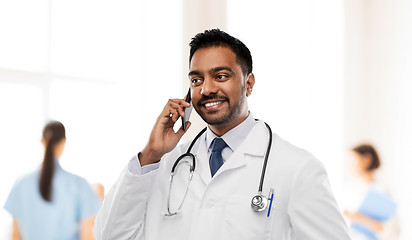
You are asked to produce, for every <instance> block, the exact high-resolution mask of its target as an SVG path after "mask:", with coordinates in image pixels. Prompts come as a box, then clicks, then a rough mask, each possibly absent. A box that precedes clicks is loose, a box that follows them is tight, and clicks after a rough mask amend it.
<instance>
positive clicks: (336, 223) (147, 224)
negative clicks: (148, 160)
mask: <svg viewBox="0 0 412 240" xmlns="http://www.w3.org/2000/svg"><path fill="white" fill-rule="evenodd" d="M201 139H202V137H201V138H200V139H199V140H198V141H197V142H196V144H195V145H194V147H193V149H192V153H194V154H195V155H196V170H195V174H194V176H193V179H192V181H191V182H190V186H189V191H188V193H187V196H186V199H185V201H184V203H183V206H182V209H181V213H180V214H178V215H175V216H172V217H168V216H165V215H164V214H165V213H166V212H167V198H168V190H169V178H170V171H171V169H172V166H173V164H174V162H175V160H176V159H177V158H178V157H179V156H180V155H181V154H183V153H185V152H186V150H187V148H188V146H189V143H187V144H182V145H180V146H178V147H176V148H175V149H174V150H173V151H171V152H170V153H168V154H166V155H165V156H164V157H163V158H162V160H161V163H160V166H159V169H157V170H154V171H151V172H149V173H147V174H143V175H133V174H131V173H130V171H129V170H128V167H126V168H125V169H124V171H123V172H122V173H121V175H120V177H119V179H118V180H117V182H116V183H115V185H114V186H113V187H112V189H111V190H110V192H109V193H108V195H107V196H106V199H105V201H104V203H103V206H102V208H101V209H100V211H99V213H98V215H97V218H96V222H95V235H96V238H97V239H116V240H117V239H146V240H152V239H162V240H163V239H179V240H181V239H196V240H199V239H200V240H201V239H208V240H210V239H224V240H227V239H248V240H250V239H276V240H282V239H284V240H289V239H299V240H311V239H313V240H343V239H350V237H349V233H348V229H347V226H346V224H345V222H344V219H343V217H342V215H341V214H340V212H339V210H338V207H337V204H336V201H335V199H334V197H333V195H332V192H331V189H330V185H329V180H328V177H327V174H326V172H325V169H324V167H323V166H322V164H321V163H320V162H319V161H318V160H316V159H315V158H314V157H313V156H312V155H311V154H309V153H308V152H306V151H305V150H302V149H299V148H297V147H295V146H293V145H291V144H289V143H288V142H286V141H284V140H283V139H281V138H280V137H279V136H277V135H276V134H273V142H272V148H271V152H270V156H269V161H268V165H267V169H266V175H265V180H264V185H263V194H264V195H265V196H268V194H269V190H270V188H273V189H274V202H273V205H272V209H271V214H270V216H269V217H267V210H266V211H263V212H255V211H253V210H252V208H251V205H250V204H251V199H252V197H253V196H254V195H256V194H257V191H258V187H259V181H260V175H261V170H262V166H263V161H264V154H265V152H266V147H267V142H268V139H269V133H268V130H267V129H266V127H265V125H264V123H263V122H261V121H259V122H258V123H257V124H256V125H255V126H254V127H253V129H252V130H251V132H250V133H249V135H248V136H247V138H246V139H245V140H244V142H243V143H242V144H241V145H240V146H239V147H238V149H237V150H235V152H233V154H232V155H231V157H230V158H229V159H228V160H227V161H226V162H225V163H224V164H223V165H222V167H221V168H220V169H219V170H218V172H217V173H216V174H215V176H214V177H213V178H211V177H210V170H209V161H208V157H207V147H206V144H205V141H204V140H201ZM131 161H137V158H134V159H132V160H131ZM129 164H130V163H129ZM178 169H179V170H177V175H176V176H175V179H174V183H173V188H172V196H171V208H172V210H175V209H177V206H178V205H179V204H180V202H181V199H182V198H183V196H184V191H185V189H186V186H187V183H188V179H187V178H188V175H189V167H188V164H182V165H181V167H179V168H178Z"/></svg>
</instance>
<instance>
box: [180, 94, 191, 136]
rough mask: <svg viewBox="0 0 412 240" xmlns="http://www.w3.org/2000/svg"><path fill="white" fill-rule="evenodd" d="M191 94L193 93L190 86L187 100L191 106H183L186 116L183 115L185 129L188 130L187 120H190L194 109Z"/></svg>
mask: <svg viewBox="0 0 412 240" xmlns="http://www.w3.org/2000/svg"><path fill="white" fill-rule="evenodd" d="M191 95H192V94H191V92H190V88H189V91H187V94H186V98H185V101H186V102H188V103H190V107H188V108H185V107H183V111H184V112H185V116H184V117H182V127H183V130H186V122H187V121H189V118H190V114H191V113H192V109H193V104H192V96H191Z"/></svg>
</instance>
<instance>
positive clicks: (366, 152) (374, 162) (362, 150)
mask: <svg viewBox="0 0 412 240" xmlns="http://www.w3.org/2000/svg"><path fill="white" fill-rule="evenodd" d="M352 150H353V151H355V152H357V153H358V154H360V155H362V156H368V157H370V159H371V163H370V165H369V166H368V168H367V169H366V170H367V171H368V172H370V171H372V170H375V169H378V168H379V167H380V165H381V161H380V159H379V155H378V152H376V150H375V148H374V147H373V146H372V145H370V144H362V145H359V146H357V147H354V148H353V149H352Z"/></svg>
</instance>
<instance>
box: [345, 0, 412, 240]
mask: <svg viewBox="0 0 412 240" xmlns="http://www.w3.org/2000/svg"><path fill="white" fill-rule="evenodd" d="M345 3H346V4H345V8H346V11H345V24H346V27H345V49H346V51H345V114H344V116H345V135H344V136H345V138H344V143H345V148H346V149H349V148H351V147H353V146H354V145H356V144H358V143H362V142H371V143H373V144H374V145H375V146H376V147H377V150H378V151H379V153H380V155H381V158H382V162H383V164H382V171H381V173H380V178H381V180H382V181H383V182H385V183H386V184H388V185H391V186H392V191H393V194H394V196H395V197H396V199H397V200H398V202H399V210H400V211H399V213H400V219H401V234H402V238H401V239H405V240H406V239H411V238H412V230H411V228H410V226H409V225H410V223H411V222H412V218H411V217H410V215H411V214H410V213H411V212H412V207H411V206H412V205H411V204H410V203H411V202H412V191H410V189H409V183H411V182H412V175H411V174H410V173H409V172H410V170H411V169H412V161H411V160H412V124H411V123H412V94H411V92H412V68H411V67H410V66H411V65H412V28H411V23H412V17H411V14H410V13H411V12H412V2H411V1H384V0H378V1H366V0H364V1H358V0H349V1H346V2H345Z"/></svg>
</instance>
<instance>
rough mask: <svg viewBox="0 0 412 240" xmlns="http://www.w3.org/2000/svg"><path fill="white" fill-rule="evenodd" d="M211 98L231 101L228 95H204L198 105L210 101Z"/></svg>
mask: <svg viewBox="0 0 412 240" xmlns="http://www.w3.org/2000/svg"><path fill="white" fill-rule="evenodd" d="M209 100H212V101H213V100H223V101H229V98H228V97H226V96H219V95H209V96H206V95H202V97H201V98H200V99H199V101H197V105H198V106H200V105H202V103H203V102H205V101H209Z"/></svg>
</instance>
